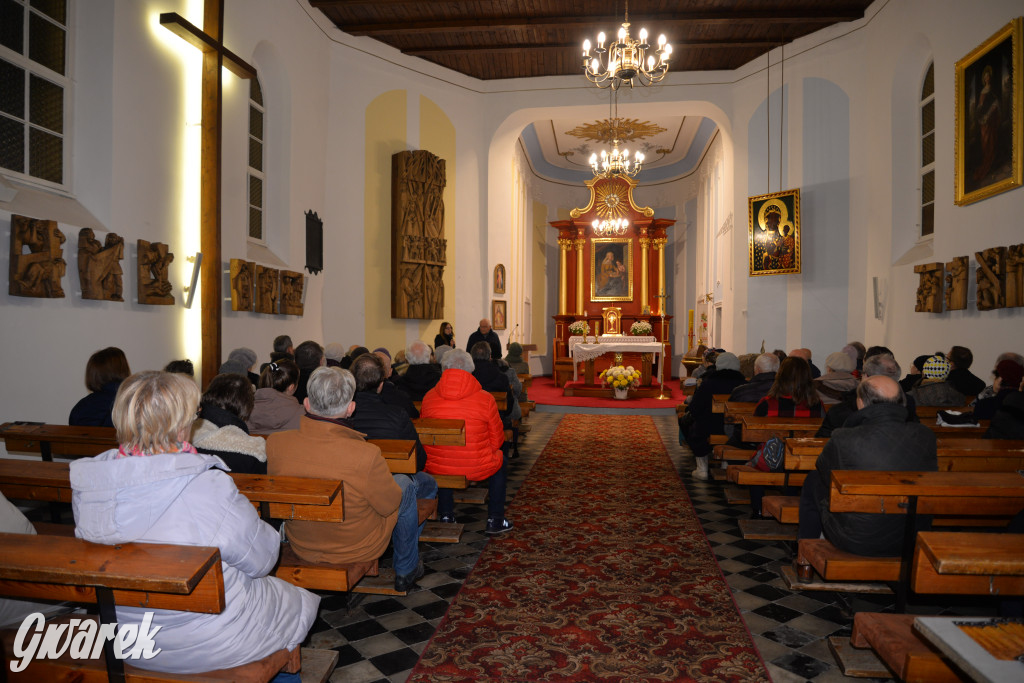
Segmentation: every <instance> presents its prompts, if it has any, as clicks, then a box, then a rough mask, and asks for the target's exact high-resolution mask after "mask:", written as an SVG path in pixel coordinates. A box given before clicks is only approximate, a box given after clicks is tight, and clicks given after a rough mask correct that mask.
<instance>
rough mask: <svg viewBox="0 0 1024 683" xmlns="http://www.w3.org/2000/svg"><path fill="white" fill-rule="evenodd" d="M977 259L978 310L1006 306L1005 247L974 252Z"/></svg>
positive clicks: (989, 309)
mask: <svg viewBox="0 0 1024 683" xmlns="http://www.w3.org/2000/svg"><path fill="white" fill-rule="evenodd" d="M974 258H975V259H977V261H978V270H977V271H976V272H975V277H976V278H977V280H978V310H979V311H991V310H992V309H994V308H1003V307H1004V306H1006V288H1005V281H1006V280H1005V278H1006V247H992V248H991V249H986V250H985V251H976V252H974Z"/></svg>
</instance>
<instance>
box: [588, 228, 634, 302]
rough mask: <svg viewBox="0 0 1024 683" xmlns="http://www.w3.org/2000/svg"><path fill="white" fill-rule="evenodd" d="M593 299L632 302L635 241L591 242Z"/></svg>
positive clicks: (592, 240) (627, 239) (591, 291)
mask: <svg viewBox="0 0 1024 683" xmlns="http://www.w3.org/2000/svg"><path fill="white" fill-rule="evenodd" d="M590 255H591V260H590V300H591V301H632V300H633V241H632V240H631V239H629V238H625V239H615V238H593V239H591V240H590Z"/></svg>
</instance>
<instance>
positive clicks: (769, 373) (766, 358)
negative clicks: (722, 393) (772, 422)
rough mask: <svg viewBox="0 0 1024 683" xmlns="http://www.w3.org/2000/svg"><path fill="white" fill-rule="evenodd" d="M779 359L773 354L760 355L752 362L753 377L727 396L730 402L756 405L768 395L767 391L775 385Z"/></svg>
mask: <svg viewBox="0 0 1024 683" xmlns="http://www.w3.org/2000/svg"><path fill="white" fill-rule="evenodd" d="M779 363H780V361H779V357H778V356H776V355H775V354H774V353H762V354H761V355H760V356H758V357H757V358H756V359H755V360H754V376H753V377H751V378H750V381H749V382H747V383H746V384H741V385H739V386H738V387H736V388H735V389H733V390H732V393H731V394H729V400H730V401H736V402H739V403H757V402H758V401H760V400H761V399H762V398H764V397H765V396H767V395H768V390H769V389H771V388H772V385H773V384H775V373H776V372H778V371H779Z"/></svg>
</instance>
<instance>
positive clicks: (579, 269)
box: [576, 229, 587, 315]
mask: <svg viewBox="0 0 1024 683" xmlns="http://www.w3.org/2000/svg"><path fill="white" fill-rule="evenodd" d="M582 232H583V230H582V229H580V233H582ZM586 243H587V241H586V240H585V239H583V237H582V234H581V236H580V237H579V238H578V239H577V240H576V315H583V247H584V246H585V245H586Z"/></svg>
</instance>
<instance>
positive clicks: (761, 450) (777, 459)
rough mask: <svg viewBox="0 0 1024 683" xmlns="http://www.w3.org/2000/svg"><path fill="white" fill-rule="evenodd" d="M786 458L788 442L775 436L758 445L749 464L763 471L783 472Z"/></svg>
mask: <svg viewBox="0 0 1024 683" xmlns="http://www.w3.org/2000/svg"><path fill="white" fill-rule="evenodd" d="M785 459H786V442H785V441H783V440H782V439H780V438H778V437H777V436H773V437H772V438H770V439H768V440H767V441H765V442H764V443H762V444H761V445H760V446H759V447H758V449H757V454H755V455H754V457H753V458H751V459H750V462H749V463H748V464H749V465H751V466H752V467H756V468H757V469H759V470H761V471H762V472H781V471H782V466H783V464H784V463H785Z"/></svg>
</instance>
